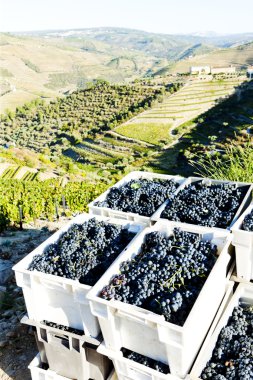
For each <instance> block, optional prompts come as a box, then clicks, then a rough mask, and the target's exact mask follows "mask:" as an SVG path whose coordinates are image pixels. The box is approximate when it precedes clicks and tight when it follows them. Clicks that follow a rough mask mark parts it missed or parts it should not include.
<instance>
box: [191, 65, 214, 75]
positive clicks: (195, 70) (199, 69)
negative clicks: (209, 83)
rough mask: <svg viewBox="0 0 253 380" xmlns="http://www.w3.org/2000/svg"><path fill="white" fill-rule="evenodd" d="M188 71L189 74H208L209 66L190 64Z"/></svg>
mask: <svg viewBox="0 0 253 380" xmlns="http://www.w3.org/2000/svg"><path fill="white" fill-rule="evenodd" d="M190 73H191V74H210V73H211V67H210V66H191V67H190Z"/></svg>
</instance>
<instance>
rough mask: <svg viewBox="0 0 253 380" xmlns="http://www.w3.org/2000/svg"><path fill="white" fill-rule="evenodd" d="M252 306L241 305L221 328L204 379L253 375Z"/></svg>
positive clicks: (238, 378) (245, 379) (244, 378)
mask: <svg viewBox="0 0 253 380" xmlns="http://www.w3.org/2000/svg"><path fill="white" fill-rule="evenodd" d="M252 350H253V307H252V306H251V307H248V306H247V307H246V306H243V305H239V306H238V307H235V308H234V310H233V314H232V316H231V317H230V319H229V321H228V324H227V326H226V327H223V329H222V330H221V332H220V335H219V337H218V340H217V343H216V346H215V348H214V350H213V354H212V358H211V359H210V360H209V362H208V363H207V365H206V367H205V369H204V370H203V371H202V374H201V379H203V380H206V379H212V380H227V379H229V380H252V379H253V356H252V355H253V352H252Z"/></svg>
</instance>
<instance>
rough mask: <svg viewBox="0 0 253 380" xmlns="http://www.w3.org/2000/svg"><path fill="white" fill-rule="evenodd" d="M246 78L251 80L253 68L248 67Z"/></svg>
mask: <svg viewBox="0 0 253 380" xmlns="http://www.w3.org/2000/svg"><path fill="white" fill-rule="evenodd" d="M247 77H248V78H249V79H253V66H250V67H248V69H247Z"/></svg>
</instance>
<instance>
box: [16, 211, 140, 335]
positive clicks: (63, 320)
mask: <svg viewBox="0 0 253 380" xmlns="http://www.w3.org/2000/svg"><path fill="white" fill-rule="evenodd" d="M92 218H94V216H93V215H89V214H81V215H78V216H77V217H75V218H74V219H72V220H71V221H70V222H69V223H68V224H66V225H65V226H64V227H63V228H61V229H60V230H59V231H57V232H56V233H55V234H53V235H52V236H51V237H50V238H49V239H47V240H46V241H45V242H44V243H42V244H41V245H40V246H39V247H37V248H36V249H35V250H34V251H32V252H31V253H30V254H28V255H27V256H26V257H25V258H24V259H23V260H21V261H20V262H19V263H18V264H16V265H15V266H14V267H13V270H14V271H15V275H16V282H17V285H18V286H20V287H22V289H23V294H24V298H25V304H26V308H27V312H28V316H29V318H30V319H33V320H35V321H38V322H40V321H43V320H47V321H51V322H55V323H58V324H61V325H65V326H69V327H73V328H76V329H79V330H83V331H84V332H85V334H86V335H90V336H93V337H96V336H97V335H98V334H99V332H100V328H99V325H98V321H97V318H95V317H94V316H93V315H92V313H91V310H90V305H89V302H88V300H87V298H86V294H87V293H88V291H89V290H90V289H91V286H88V285H84V284H81V283H80V282H79V281H78V280H71V279H67V278H64V277H59V276H55V275H51V274H45V273H42V272H38V271H29V270H27V268H28V266H29V264H30V263H31V261H32V259H33V257H34V256H35V255H38V254H43V252H44V251H45V249H46V248H47V247H48V246H49V245H51V244H53V243H55V242H57V241H58V239H59V237H60V236H61V235H62V234H63V233H64V232H66V231H67V230H68V229H69V228H70V227H71V226H72V225H73V224H83V223H84V222H85V221H88V220H89V219H92ZM95 218H96V220H97V221H104V222H108V223H112V224H117V225H122V226H125V227H126V228H128V229H129V231H132V232H136V233H137V234H138V233H139V232H140V231H141V230H142V229H143V228H144V226H141V225H137V224H135V223H132V222H128V221H121V220H118V219H110V218H105V217H99V216H97V217H95ZM135 238H136V237H135ZM135 238H134V239H135Z"/></svg>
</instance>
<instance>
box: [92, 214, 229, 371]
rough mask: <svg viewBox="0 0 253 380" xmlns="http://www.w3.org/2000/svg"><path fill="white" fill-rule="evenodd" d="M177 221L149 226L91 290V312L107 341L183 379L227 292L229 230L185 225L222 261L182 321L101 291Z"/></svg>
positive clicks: (186, 228)
mask: <svg viewBox="0 0 253 380" xmlns="http://www.w3.org/2000/svg"><path fill="white" fill-rule="evenodd" d="M174 227H175V224H174V223H172V222H169V221H165V220H160V221H159V222H157V223H156V224H155V226H153V227H150V228H146V229H145V230H144V231H142V232H141V233H140V235H139V236H138V238H137V239H136V240H135V241H134V242H133V243H132V244H131V245H130V246H129V248H128V249H127V250H126V251H125V252H124V253H122V254H121V255H120V256H119V257H118V259H117V260H115V262H114V263H113V265H111V267H110V268H109V269H108V270H107V271H106V273H105V274H104V275H103V276H102V277H101V279H100V280H99V281H98V282H97V284H96V285H95V286H94V287H93V289H92V290H91V291H90V292H89V294H88V296H87V297H88V299H90V300H91V310H92V313H93V314H94V315H95V316H97V317H98V320H99V324H100V327H101V330H102V334H103V338H104V341H105V345H106V347H107V348H108V349H112V350H115V351H119V350H120V349H121V347H125V348H127V349H129V350H132V351H135V352H137V353H139V354H142V355H145V356H148V357H151V358H152V359H156V360H159V361H162V362H164V363H166V364H169V366H170V370H171V374H172V375H176V376H180V377H184V376H185V375H186V374H187V372H188V371H189V369H190V367H191V365H192V362H193V360H194V358H195V356H196V355H197V352H198V350H199V348H200V345H201V344H202V341H203V340H204V337H205V335H206V333H207V331H208V328H209V327H210V325H211V323H212V320H213V318H214V316H215V314H216V311H217V309H218V307H219V305H220V303H221V300H222V298H223V296H224V294H225V290H226V284H227V278H226V275H227V271H228V269H229V265H230V262H231V255H230V250H231V248H232V247H231V235H230V234H229V232H228V231H225V230H219V229H213V230H210V228H204V227H199V226H190V225H183V224H182V225H181V227H182V230H184V231H188V232H193V233H198V234H200V235H201V237H202V239H205V240H212V242H214V243H215V244H216V245H217V247H218V255H219V257H218V259H217V261H216V263H215V265H214V267H213V269H212V271H211V273H210V274H209V276H208V278H207V280H206V282H205V284H204V286H203V288H202V290H201V292H200V294H199V296H198V298H197V300H196V301H195V303H194V305H193V307H192V309H191V312H190V313H189V315H188V318H187V319H186V321H185V323H184V325H183V326H182V327H181V326H177V325H175V324H172V323H169V322H166V321H165V319H164V317H163V316H160V315H157V314H155V313H152V312H150V311H148V310H144V309H142V308H140V307H137V306H134V305H129V304H125V303H123V302H120V301H115V300H110V301H108V300H105V299H102V298H100V297H99V296H98V295H99V293H100V291H101V290H102V288H103V287H104V286H105V285H107V284H108V283H109V282H110V279H111V278H112V276H113V275H115V274H117V273H119V271H120V270H119V267H120V263H121V262H122V261H125V260H128V259H132V258H133V257H135V256H136V254H138V253H139V252H140V250H141V245H142V243H143V241H144V237H145V235H146V234H147V233H149V232H152V231H160V232H162V233H163V234H164V235H165V236H169V235H170V234H171V233H172V231H173V228H174Z"/></svg>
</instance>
